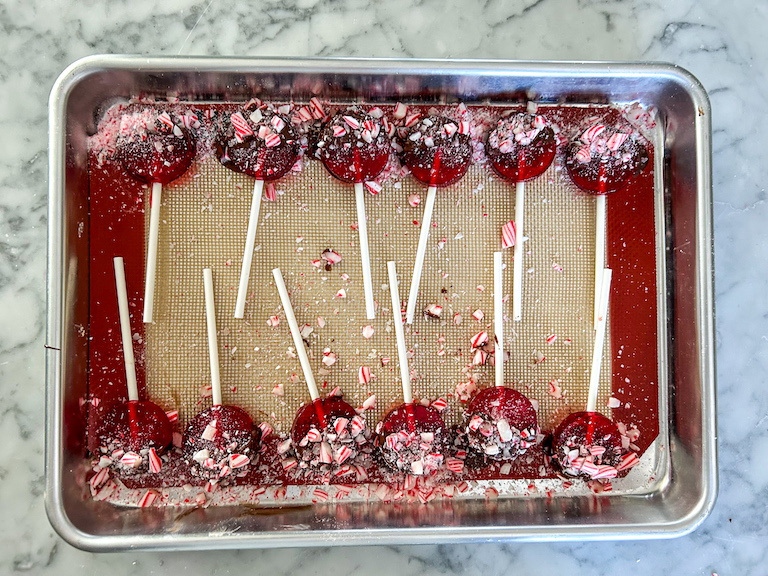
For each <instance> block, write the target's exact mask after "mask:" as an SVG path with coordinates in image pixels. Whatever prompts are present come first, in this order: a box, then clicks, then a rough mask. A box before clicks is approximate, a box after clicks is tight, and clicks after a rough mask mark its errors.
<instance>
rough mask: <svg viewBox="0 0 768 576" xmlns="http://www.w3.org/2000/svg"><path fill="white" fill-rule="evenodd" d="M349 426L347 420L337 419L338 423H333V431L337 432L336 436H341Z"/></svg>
mask: <svg viewBox="0 0 768 576" xmlns="http://www.w3.org/2000/svg"><path fill="white" fill-rule="evenodd" d="M347 424H349V420H348V419H347V418H336V421H335V422H334V423H333V429H334V430H335V431H336V434H341V433H342V432H344V431H345V430H346V429H347Z"/></svg>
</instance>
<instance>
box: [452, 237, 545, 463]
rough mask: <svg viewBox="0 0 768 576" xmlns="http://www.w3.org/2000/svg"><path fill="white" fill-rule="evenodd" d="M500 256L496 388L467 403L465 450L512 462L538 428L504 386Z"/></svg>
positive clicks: (496, 266) (528, 407)
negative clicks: (466, 447) (466, 445)
mask: <svg viewBox="0 0 768 576" xmlns="http://www.w3.org/2000/svg"><path fill="white" fill-rule="evenodd" d="M502 268H503V266H502V254H501V252H494V254H493V300H494V326H495V338H494V340H495V342H496V344H495V346H496V348H495V351H494V358H495V361H494V367H495V369H496V385H495V386H494V387H493V388H486V389H485V390H483V391H481V392H480V393H479V394H477V395H476V396H475V397H474V398H472V400H471V401H470V403H469V405H468V406H467V409H466V411H465V413H464V417H465V420H466V424H465V426H464V431H465V433H466V435H467V442H468V445H469V448H470V449H471V450H473V451H474V452H476V453H478V454H482V455H483V456H484V457H487V458H490V459H493V460H514V459H515V458H517V457H518V456H520V455H521V454H524V453H525V451H526V450H528V448H530V447H531V446H533V445H534V444H536V442H537V440H538V435H539V426H538V421H537V418H536V410H534V408H533V404H531V401H530V400H529V399H528V398H526V397H525V396H524V395H523V394H521V393H520V392H518V391H516V390H513V389H512V388H507V387H505V386H504V310H503V302H504V291H503V288H502V285H503V282H502Z"/></svg>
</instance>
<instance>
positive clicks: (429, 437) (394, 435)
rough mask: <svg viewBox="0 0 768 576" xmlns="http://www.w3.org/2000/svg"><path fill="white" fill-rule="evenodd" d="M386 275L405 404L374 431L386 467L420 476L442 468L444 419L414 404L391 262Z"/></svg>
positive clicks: (426, 407)
mask: <svg viewBox="0 0 768 576" xmlns="http://www.w3.org/2000/svg"><path fill="white" fill-rule="evenodd" d="M387 272H388V274H389V290H390V295H391V297H392V314H393V315H394V320H395V336H396V339H397V355H398V360H399V363H400V379H401V381H402V385H403V399H404V400H405V403H404V404H401V405H400V406H398V407H397V408H395V409H394V410H392V411H390V412H389V414H387V416H386V417H385V418H384V420H382V421H381V422H380V423H379V425H378V426H377V429H376V430H377V432H378V434H379V445H380V447H381V456H382V459H383V460H384V462H385V463H386V465H387V466H388V467H389V468H391V469H392V470H395V471H398V472H403V473H405V474H411V475H413V476H421V475H426V474H431V473H432V472H434V471H435V470H437V469H438V468H439V467H440V466H442V464H443V460H444V457H443V451H444V450H445V446H446V442H447V437H446V436H447V429H446V426H445V422H443V417H442V416H441V415H440V413H439V412H438V411H437V410H436V409H435V408H433V407H431V406H424V405H422V404H415V403H414V401H413V390H412V388H411V376H410V370H409V368H408V354H407V351H406V348H405V333H404V331H403V315H402V308H401V303H400V293H399V290H398V288H397V271H396V270H395V263H394V262H387Z"/></svg>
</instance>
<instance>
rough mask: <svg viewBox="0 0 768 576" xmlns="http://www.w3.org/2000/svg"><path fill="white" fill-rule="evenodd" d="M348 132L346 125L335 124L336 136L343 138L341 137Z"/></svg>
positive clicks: (334, 133) (334, 132)
mask: <svg viewBox="0 0 768 576" xmlns="http://www.w3.org/2000/svg"><path fill="white" fill-rule="evenodd" d="M346 133H347V131H346V129H345V128H344V126H334V127H333V135H334V136H335V137H336V138H341V137H342V136H344V135H345V134H346Z"/></svg>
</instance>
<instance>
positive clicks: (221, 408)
mask: <svg viewBox="0 0 768 576" xmlns="http://www.w3.org/2000/svg"><path fill="white" fill-rule="evenodd" d="M203 286H204V289H205V319H206V326H207V331H208V354H209V357H210V364H211V392H212V397H213V406H211V407H210V408H206V409H205V410H203V411H202V412H200V413H199V414H198V415H197V416H195V417H194V418H192V420H191V421H190V422H189V424H188V425H187V429H186V431H185V432H184V439H183V455H184V459H185V460H186V461H187V463H188V464H189V466H190V472H191V473H192V474H193V475H194V476H198V477H200V478H204V479H206V480H208V481H209V482H210V483H211V484H219V485H225V484H227V483H229V482H232V481H233V479H234V478H236V477H238V476H240V475H244V474H245V473H246V472H247V467H248V466H249V465H250V464H251V463H252V461H253V460H255V458H256V454H257V452H258V447H259V442H260V441H261V430H260V429H259V428H258V427H254V425H253V420H252V419H251V417H250V416H249V415H248V413H247V412H246V411H245V410H243V409H242V408H238V407H237V406H225V405H224V404H223V403H222V397H221V377H220V374H219V345H218V337H217V335H216V309H215V305H214V298H213V274H212V272H211V270H210V268H206V269H205V270H203Z"/></svg>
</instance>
